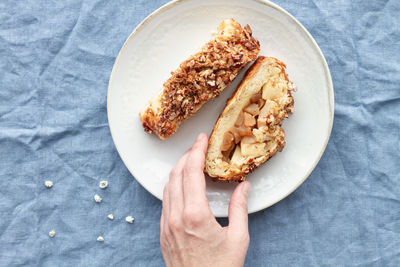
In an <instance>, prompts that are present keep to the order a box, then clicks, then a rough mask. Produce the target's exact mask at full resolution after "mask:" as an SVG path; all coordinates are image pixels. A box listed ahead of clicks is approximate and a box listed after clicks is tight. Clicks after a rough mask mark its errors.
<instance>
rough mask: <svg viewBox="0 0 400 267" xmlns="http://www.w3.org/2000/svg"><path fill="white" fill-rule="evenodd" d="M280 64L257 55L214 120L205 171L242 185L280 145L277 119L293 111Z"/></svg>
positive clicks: (281, 135)
mask: <svg viewBox="0 0 400 267" xmlns="http://www.w3.org/2000/svg"><path fill="white" fill-rule="evenodd" d="M285 68H286V66H285V64H284V63H282V62H281V61H279V60H277V59H275V58H271V57H263V56H260V57H259V58H258V59H257V60H256V62H255V63H254V64H253V66H251V68H250V69H249V70H248V72H247V73H246V76H245V77H244V79H243V80H242V81H241V83H240V85H239V86H238V88H237V89H236V91H235V93H234V94H233V96H232V97H231V98H230V99H229V100H228V101H227V103H226V106H225V109H224V111H223V112H222V114H221V115H220V117H219V118H218V120H217V122H216V124H215V126H214V129H213V131H212V134H211V136H210V140H209V146H208V150H207V155H206V164H205V171H206V172H207V173H208V174H209V175H210V176H211V177H213V178H215V179H217V180H224V181H242V180H244V178H245V176H246V175H247V174H249V173H251V172H252V171H253V170H254V169H255V168H257V167H258V166H260V165H261V164H262V163H263V162H265V161H267V160H268V159H269V158H270V157H271V156H273V155H274V154H275V153H276V152H277V151H281V150H282V149H283V147H284V146H285V139H284V138H285V133H284V131H283V129H282V128H281V125H282V120H283V119H285V118H287V117H288V114H290V113H292V112H293V104H294V101H293V97H292V93H291V92H292V91H294V90H295V87H294V85H293V83H292V82H291V81H289V79H288V76H287V74H286V71H285Z"/></svg>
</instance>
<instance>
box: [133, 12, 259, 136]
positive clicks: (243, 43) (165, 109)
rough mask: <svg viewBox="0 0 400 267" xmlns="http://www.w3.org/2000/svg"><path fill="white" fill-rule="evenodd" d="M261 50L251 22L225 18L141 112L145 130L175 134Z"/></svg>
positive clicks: (166, 134)
mask: <svg viewBox="0 0 400 267" xmlns="http://www.w3.org/2000/svg"><path fill="white" fill-rule="evenodd" d="M259 51H260V44H259V42H258V40H257V39H255V38H254V37H252V32H251V29H250V27H249V26H248V25H246V26H245V27H244V28H242V27H241V26H240V24H239V23H237V22H236V21H235V20H233V19H227V20H224V21H222V23H221V24H220V25H219V27H218V32H217V33H216V34H215V35H214V36H213V38H212V39H211V40H210V41H209V42H208V43H206V44H205V45H204V46H203V47H202V48H201V49H200V51H199V52H197V53H195V54H194V55H192V56H190V57H189V58H188V59H187V60H185V61H184V62H182V63H181V64H180V66H179V68H178V69H177V70H175V71H174V72H172V73H171V74H172V76H171V77H170V78H169V79H168V80H167V81H166V82H165V83H164V85H163V88H162V90H161V91H160V92H159V93H158V94H157V95H156V96H155V97H154V98H153V99H152V100H151V101H150V102H149V104H148V105H147V106H146V107H145V108H144V109H143V110H142V112H140V119H141V121H142V124H143V127H144V129H145V131H146V132H148V133H155V134H156V135H157V136H158V137H160V138H161V139H163V140H164V139H166V138H168V137H169V136H171V135H172V134H173V133H175V131H176V130H177V129H178V127H179V125H180V124H181V123H182V121H184V120H185V119H187V118H189V117H191V116H192V115H193V114H194V113H196V112H197V110H199V109H200V108H201V107H202V106H203V105H204V104H205V103H206V102H208V101H209V100H211V99H213V98H215V97H217V96H219V95H220V94H221V92H222V91H223V90H224V89H225V88H226V87H227V86H228V85H229V84H230V83H231V81H232V80H233V79H235V77H236V76H237V75H238V73H239V71H240V70H241V69H242V68H243V67H244V66H246V65H247V64H248V63H249V62H251V61H253V60H255V59H256V58H257V54H258V53H259Z"/></svg>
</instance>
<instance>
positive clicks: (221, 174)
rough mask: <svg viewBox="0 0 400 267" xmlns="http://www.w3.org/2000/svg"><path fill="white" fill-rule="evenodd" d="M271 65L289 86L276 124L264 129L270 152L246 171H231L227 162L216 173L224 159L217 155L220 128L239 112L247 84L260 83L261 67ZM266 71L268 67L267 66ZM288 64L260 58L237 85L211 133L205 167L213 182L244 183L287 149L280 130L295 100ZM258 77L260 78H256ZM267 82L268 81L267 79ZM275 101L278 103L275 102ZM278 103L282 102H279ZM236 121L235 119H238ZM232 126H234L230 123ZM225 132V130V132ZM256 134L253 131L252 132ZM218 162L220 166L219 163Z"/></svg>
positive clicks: (250, 161)
mask: <svg viewBox="0 0 400 267" xmlns="http://www.w3.org/2000/svg"><path fill="white" fill-rule="evenodd" d="M263 64H264V65H265V64H269V65H271V66H270V68H272V69H273V68H274V67H275V68H276V67H277V68H278V69H279V71H280V72H279V74H278V75H279V77H281V80H282V81H284V82H285V83H286V91H287V95H286V98H285V101H284V103H280V104H281V107H280V108H279V109H278V111H277V112H278V113H276V114H274V115H275V116H276V117H275V121H274V122H273V123H269V122H268V125H267V127H265V128H263V130H264V131H269V132H268V133H267V135H270V136H271V139H270V141H269V142H271V143H269V144H273V146H271V149H270V150H268V151H266V152H265V154H264V155H263V156H262V157H258V158H252V157H250V158H247V159H246V162H245V163H244V165H243V168H239V169H238V168H231V167H230V166H228V165H229V164H228V165H227V164H226V163H224V164H225V165H224V166H223V167H221V168H220V170H216V168H218V167H220V166H219V165H221V162H222V161H221V159H220V158H222V155H220V153H219V151H218V153H216V150H218V149H219V147H216V146H218V145H217V144H220V143H221V142H219V143H218V139H221V130H220V129H219V128H223V127H226V126H225V125H224V124H226V120H227V119H226V118H227V117H229V116H231V115H232V112H233V109H237V108H236V107H237V106H238V103H236V102H238V99H240V98H243V95H244V91H245V90H247V89H246V88H244V87H246V86H247V85H245V84H246V83H249V82H251V81H254V80H257V79H259V78H260V68H261V65H263ZM264 68H265V66H264ZM285 68H286V66H285V64H284V63H282V62H281V61H279V60H277V59H276V58H271V57H269V58H267V57H264V56H260V57H258V59H257V60H256V61H255V63H254V64H253V65H252V66H251V67H250V68H249V70H248V71H247V72H246V75H245V77H244V78H243V80H242V81H241V82H240V84H239V85H238V87H237V89H236V91H235V92H234V94H233V95H232V96H231V97H230V98H229V99H228V100H227V102H226V106H225V109H224V110H223V112H222V113H221V114H220V116H219V118H218V120H217V122H216V124H215V126H214V128H213V130H212V132H211V135H210V139H209V148H208V151H207V157H206V166H205V171H206V173H208V174H209V175H210V176H211V177H212V178H213V179H214V180H219V181H234V182H240V181H243V180H244V179H245V177H246V175H248V174H249V173H251V172H253V171H254V170H255V169H256V168H257V167H258V166H260V165H261V164H262V163H263V162H265V161H267V160H268V159H269V158H270V157H271V156H273V155H274V154H275V153H276V152H278V151H281V150H282V149H283V148H284V146H285V140H284V136H285V133H284V131H283V129H282V128H281V124H282V120H283V119H284V118H286V117H287V116H288V114H289V113H292V112H293V104H294V100H293V97H292V94H291V91H294V90H295V88H294V86H293V84H292V83H291V82H290V81H289V79H288V76H287V74H286V72H285ZM256 76H257V77H256ZM264 81H265V82H266V81H268V79H264ZM275 101H276V100H275ZM277 102H279V101H277ZM235 118H236V117H235ZM231 125H232V123H231ZM217 129H218V131H219V132H218V133H217V134H216V131H217ZM222 132H223V131H222ZM253 133H254V130H253ZM216 162H217V163H216ZM221 169H225V171H221Z"/></svg>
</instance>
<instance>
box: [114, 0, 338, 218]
mask: <svg viewBox="0 0 400 267" xmlns="http://www.w3.org/2000/svg"><path fill="white" fill-rule="evenodd" d="M186 1H192V0H172V1H170V2H168V3H166V4H164V5H162V6H161V7H159V8H157V9H156V10H154V11H153V12H152V13H150V14H149V15H148V16H147V17H146V18H144V19H143V20H142V21H141V22H140V23H139V24H138V25H137V26H136V27H135V29H134V30H133V31H132V33H131V34H130V35H129V36H128V38H127V39H126V40H125V42H124V44H123V45H122V47H121V49H120V50H119V52H118V55H117V57H116V58H115V61H114V65H113V68H112V70H111V74H110V78H109V81H108V87H107V121H108V127H109V129H110V133H111V138H112V140H113V143H114V146H115V148H116V149H117V152H118V155H119V156H120V158H121V160H122V162H123V163H124V165H125V167H126V168H127V169H128V170H129V172H130V173H131V175H132V176H133V178H134V179H135V180H136V181H137V182H138V183H139V184H140V185H141V186H142V187H143V188H144V189H146V190H147V191H148V192H149V193H150V194H152V195H153V196H154V197H156V198H157V199H159V200H161V201H162V198H159V197H158V196H157V194H155V193H154V192H153V190H151V189H150V188H148V187H146V186H145V185H144V184H143V183H142V182H141V181H140V180H138V179H137V178H136V176H135V175H134V172H133V170H132V169H131V168H130V167H129V166H128V164H127V163H126V161H125V159H124V158H123V156H122V155H121V153H120V149H119V148H118V145H117V143H116V141H115V140H116V139H115V134H114V132H113V129H112V127H111V124H110V104H109V103H110V101H109V99H110V94H111V93H110V92H111V90H110V87H111V83H112V80H113V75H114V72H115V69H116V66H117V64H118V62H119V59H120V57H121V55H122V53H123V52H124V51H125V49H126V47H127V45H128V43H129V42H130V40H131V39H132V38H133V37H134V36H135V35H136V34H137V33H138V32H140V31H141V30H142V29H143V27H144V26H145V25H146V24H148V23H149V22H150V21H151V20H152V19H153V18H154V17H155V16H157V15H160V14H161V13H162V12H165V11H167V10H169V9H171V8H173V7H174V6H176V5H178V4H181V3H183V2H186ZM247 1H253V2H258V3H261V4H264V5H266V6H269V7H272V8H274V9H276V10H277V11H279V12H282V13H283V14H284V15H286V16H288V17H289V18H290V19H291V21H292V22H294V23H295V24H297V26H299V27H300V28H301V29H302V30H303V32H304V33H305V34H306V35H307V37H308V38H309V40H310V41H311V43H312V45H313V46H314V48H315V49H316V51H317V52H318V55H319V57H320V59H321V60H322V63H323V68H324V70H325V72H326V74H327V76H326V78H327V86H328V97H329V104H330V109H329V112H330V115H331V116H330V122H329V126H328V127H329V129H328V135H327V137H326V139H325V141H324V144H323V146H322V147H321V150H320V152H319V155H318V157H317V159H316V160H315V161H314V163H313V164H312V165H311V167H310V168H309V169H308V171H307V173H306V174H305V175H304V176H303V177H302V178H301V179H300V180H299V182H298V183H297V184H296V185H295V186H293V187H292V188H291V189H290V190H289V191H288V193H287V194H284V195H282V196H280V197H279V198H277V199H276V200H274V201H273V202H271V203H267V204H265V205H262V206H261V207H260V208H256V209H254V210H249V211H248V214H252V213H256V212H258V211H261V210H264V209H266V208H269V207H271V206H273V205H275V204H276V203H278V202H280V201H281V200H283V199H285V198H286V197H287V196H289V195H290V194H292V193H293V192H294V191H295V190H296V189H297V188H299V187H300V185H302V184H303V183H304V181H305V180H306V179H307V178H308V177H309V176H310V175H311V173H312V172H313V171H314V169H315V167H316V166H317V164H318V163H319V162H320V160H321V157H322V155H323V154H324V152H325V150H326V147H327V145H328V142H329V139H330V136H331V133H332V128H333V120H334V113H335V97H334V94H335V92H334V87H333V82H332V76H331V73H330V70H329V66H328V63H327V62H326V59H325V56H324V54H323V53H322V50H321V48H320V47H319V46H318V43H317V42H316V41H315V39H314V37H313V36H312V35H311V34H310V33H309V32H308V30H307V29H306V28H305V27H304V26H303V24H301V23H300V22H299V21H298V20H297V19H296V18H295V17H294V16H293V15H292V14H290V13H289V12H288V11H286V10H285V9H284V8H282V7H281V6H279V5H277V4H275V3H273V2H271V1H268V0H247ZM214 216H215V217H227V215H225V214H214Z"/></svg>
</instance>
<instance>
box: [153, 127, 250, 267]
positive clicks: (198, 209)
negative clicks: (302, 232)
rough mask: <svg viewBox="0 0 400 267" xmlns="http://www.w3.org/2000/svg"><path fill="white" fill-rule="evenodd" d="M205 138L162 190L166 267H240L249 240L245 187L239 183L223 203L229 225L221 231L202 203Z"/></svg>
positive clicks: (162, 241) (246, 184)
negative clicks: (227, 208) (225, 202)
mask: <svg viewBox="0 0 400 267" xmlns="http://www.w3.org/2000/svg"><path fill="white" fill-rule="evenodd" d="M207 145H208V140H207V135H206V134H204V133H201V134H200V135H199V136H198V138H197V140H196V142H195V143H194V145H193V147H192V148H191V149H189V150H188V151H186V153H185V154H184V155H183V156H182V157H181V158H180V159H179V161H178V163H177V164H176V165H175V167H174V168H173V169H172V171H171V173H170V176H169V182H168V183H167V184H166V185H165V188H164V196H163V208H162V215H161V222H160V230H161V233H160V244H161V251H162V253H163V256H164V260H165V263H166V265H167V266H168V267H169V266H174V267H175V266H229V267H236V266H243V263H244V260H245V257H246V253H247V249H248V247H249V242H250V237H249V231H248V215H247V196H248V193H249V191H250V183H249V182H247V181H245V182H242V183H240V184H239V185H238V186H237V187H236V189H235V191H234V192H233V194H232V197H231V200H230V203H229V225H228V226H226V227H222V226H221V225H220V224H219V223H218V222H217V221H216V219H215V217H214V216H213V214H212V212H211V210H210V206H209V203H208V199H207V197H206V183H205V177H204V173H203V170H204V161H205V154H206V151H207Z"/></svg>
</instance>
